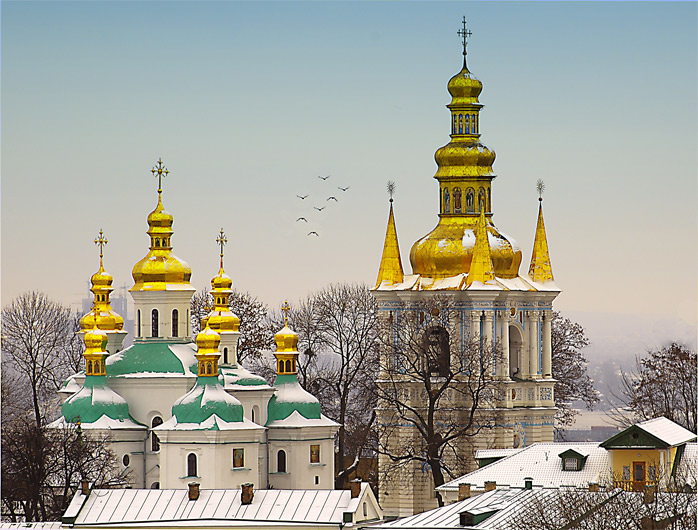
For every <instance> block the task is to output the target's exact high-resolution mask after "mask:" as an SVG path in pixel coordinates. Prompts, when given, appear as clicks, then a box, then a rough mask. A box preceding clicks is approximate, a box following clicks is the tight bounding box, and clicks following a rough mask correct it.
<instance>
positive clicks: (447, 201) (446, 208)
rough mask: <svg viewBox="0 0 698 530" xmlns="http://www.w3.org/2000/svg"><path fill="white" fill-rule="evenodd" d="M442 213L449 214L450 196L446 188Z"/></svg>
mask: <svg viewBox="0 0 698 530" xmlns="http://www.w3.org/2000/svg"><path fill="white" fill-rule="evenodd" d="M443 212H444V213H451V195H450V194H449V193H448V188H444V209H443Z"/></svg>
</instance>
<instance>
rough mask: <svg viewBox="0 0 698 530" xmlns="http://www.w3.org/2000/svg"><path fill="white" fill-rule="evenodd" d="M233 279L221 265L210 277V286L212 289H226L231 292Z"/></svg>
mask: <svg viewBox="0 0 698 530" xmlns="http://www.w3.org/2000/svg"><path fill="white" fill-rule="evenodd" d="M232 286H233V280H231V279H230V276H228V275H227V274H226V273H225V271H224V270H223V267H222V266H221V268H220V270H219V271H218V274H217V275H216V276H214V277H213V278H211V287H212V289H213V290H214V291H220V290H226V291H230V292H232V289H231V287H232Z"/></svg>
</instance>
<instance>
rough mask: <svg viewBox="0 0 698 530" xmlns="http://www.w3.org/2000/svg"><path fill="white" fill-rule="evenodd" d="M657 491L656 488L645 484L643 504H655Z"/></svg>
mask: <svg viewBox="0 0 698 530" xmlns="http://www.w3.org/2000/svg"><path fill="white" fill-rule="evenodd" d="M656 489H657V487H656V486H652V485H650V484H645V489H644V490H643V491H642V502H643V503H644V504H652V503H653V502H654V493H655V491H656Z"/></svg>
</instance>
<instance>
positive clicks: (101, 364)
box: [83, 315, 108, 375]
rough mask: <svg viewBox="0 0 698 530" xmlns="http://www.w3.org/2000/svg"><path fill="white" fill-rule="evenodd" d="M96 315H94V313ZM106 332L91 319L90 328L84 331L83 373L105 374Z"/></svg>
mask: <svg viewBox="0 0 698 530" xmlns="http://www.w3.org/2000/svg"><path fill="white" fill-rule="evenodd" d="M95 316H96V315H95ZM107 340H108V338H107V334H106V333H105V332H104V331H103V330H101V329H99V328H98V327H97V326H96V325H95V324H94V320H93V324H92V328H91V329H89V330H86V332H85V337H84V341H85V352H84V353H83V356H84V357H85V375H106V373H107V372H106V362H105V359H106V358H107V355H108V353H107V351H106V349H105V347H106V344H107Z"/></svg>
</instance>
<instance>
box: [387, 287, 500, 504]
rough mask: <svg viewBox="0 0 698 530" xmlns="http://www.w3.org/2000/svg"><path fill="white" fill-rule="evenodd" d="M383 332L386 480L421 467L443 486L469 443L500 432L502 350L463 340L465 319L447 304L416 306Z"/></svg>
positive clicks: (459, 468) (458, 468) (437, 300)
mask: <svg viewBox="0 0 698 530" xmlns="http://www.w3.org/2000/svg"><path fill="white" fill-rule="evenodd" d="M384 325H385V328H386V329H385V330H384V331H383V333H381V340H382V349H383V354H382V355H381V362H380V375H379V380H378V385H377V388H378V409H379V411H380V412H381V414H380V416H381V417H380V419H381V424H380V426H379V428H380V430H379V452H380V453H381V455H382V456H383V461H384V462H386V465H382V468H381V473H383V474H384V475H385V478H386V480H395V478H394V477H395V476H400V475H401V474H400V473H399V472H398V471H399V469H400V468H403V469H405V468H407V467H409V466H413V465H414V464H415V463H417V464H419V465H421V466H423V467H424V468H426V469H429V470H430V472H431V475H432V478H433V481H434V486H435V487H438V486H440V485H442V484H443V483H444V482H445V477H446V476H449V477H455V476H459V475H461V474H463V472H464V471H465V469H466V467H467V466H468V465H469V456H470V455H471V453H472V450H471V440H472V439H473V437H475V436H477V435H478V434H479V433H480V432H481V431H483V430H485V429H491V428H494V426H495V419H496V417H495V414H494V405H495V399H496V389H495V385H494V381H493V379H492V374H493V368H494V363H495V358H496V356H497V355H498V353H497V352H498V348H497V346H496V345H488V344H487V343H486V342H485V341H482V344H481V342H480V341H479V340H477V338H474V339H467V338H466V337H461V334H460V331H459V330H460V313H459V312H458V311H456V310H454V309H453V307H452V302H451V301H450V300H449V299H448V298H446V297H438V296H437V297H434V298H429V299H427V300H425V301H420V302H415V303H413V304H412V305H411V306H409V307H408V308H406V309H405V310H402V311H399V312H398V311H396V312H395V314H394V315H393V314H392V313H391V314H390V316H389V317H388V318H387V319H385V322H384ZM396 472H398V473H396ZM437 498H438V502H439V505H443V500H442V498H441V496H440V495H439V494H438V493H437Z"/></svg>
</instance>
